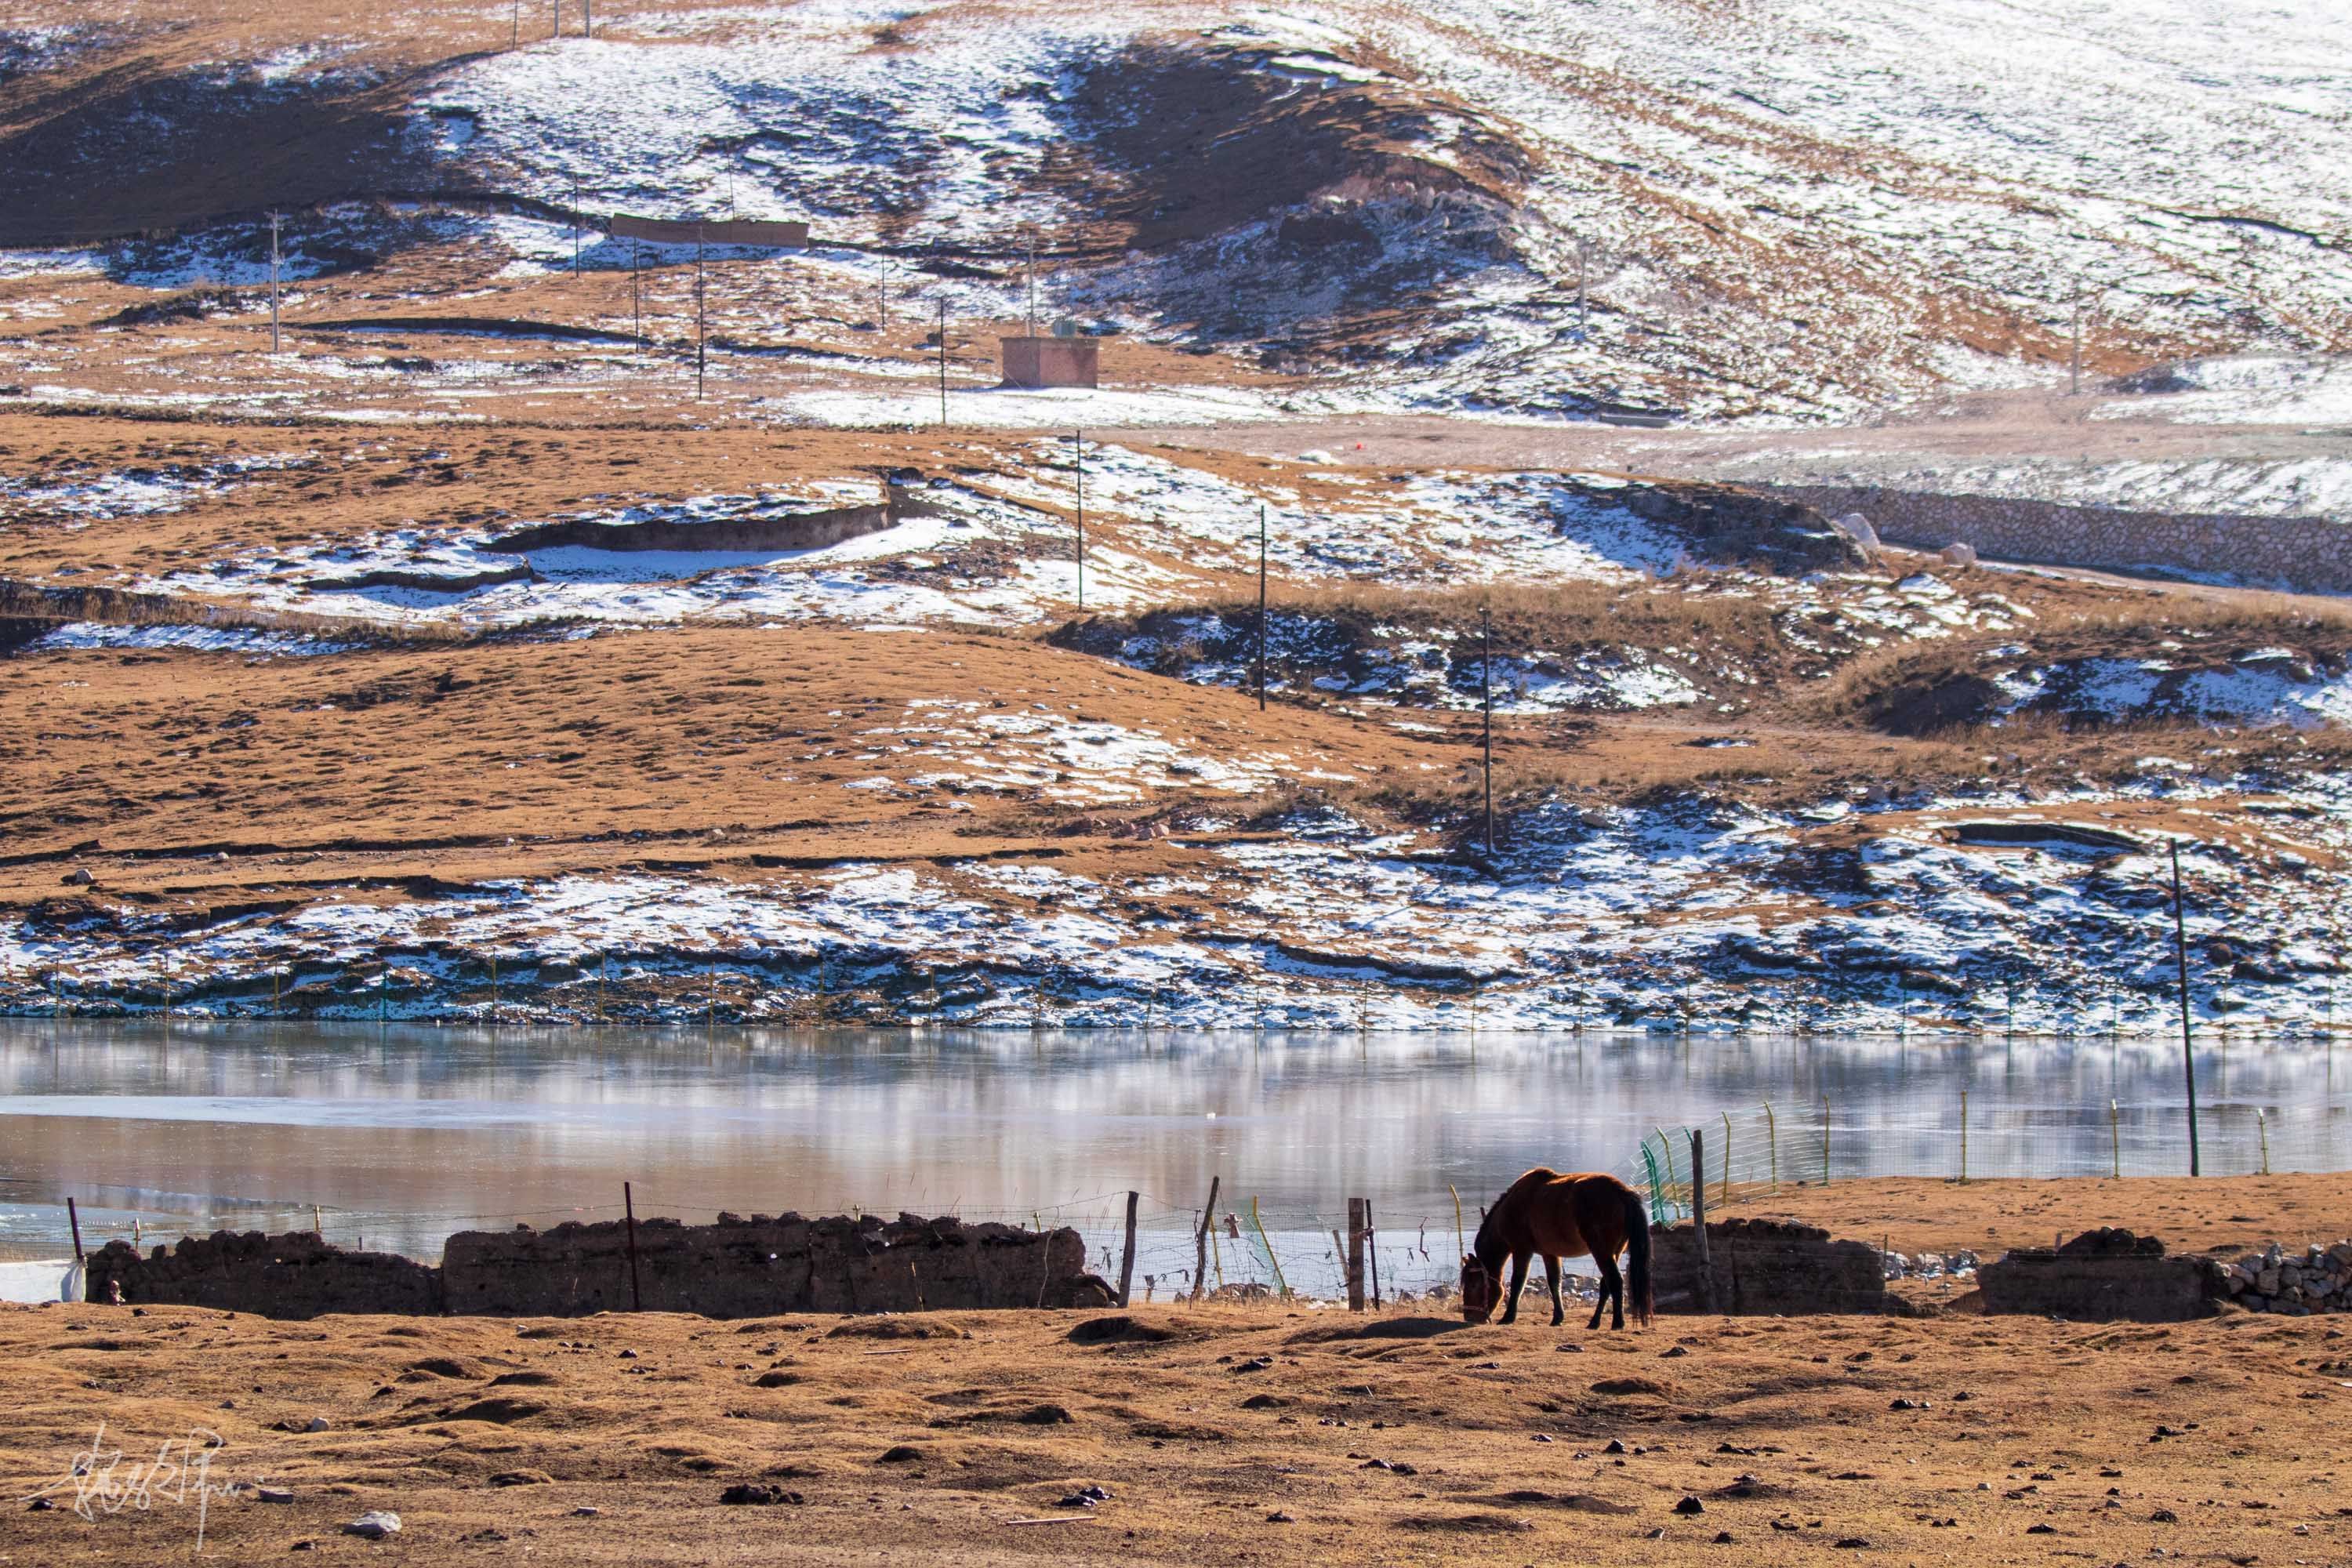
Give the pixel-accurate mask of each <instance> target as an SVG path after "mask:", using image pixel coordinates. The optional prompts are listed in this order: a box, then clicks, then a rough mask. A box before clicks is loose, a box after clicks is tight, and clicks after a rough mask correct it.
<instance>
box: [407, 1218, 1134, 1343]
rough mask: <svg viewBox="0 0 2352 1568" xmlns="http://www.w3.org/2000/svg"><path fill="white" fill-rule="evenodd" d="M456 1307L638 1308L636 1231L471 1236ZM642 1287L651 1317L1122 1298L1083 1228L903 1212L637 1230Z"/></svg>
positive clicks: (466, 1238) (457, 1251)
mask: <svg viewBox="0 0 2352 1568" xmlns="http://www.w3.org/2000/svg"><path fill="white" fill-rule="evenodd" d="M441 1274H442V1282H443V1289H445V1290H446V1292H447V1295H448V1301H449V1310H451V1311H452V1312H462V1313H478V1314H483V1315H488V1316H499V1317H520V1316H531V1317H541V1316H543V1317H576V1316H580V1315H582V1314H584V1313H588V1312H605V1311H624V1310H628V1309H629V1306H630V1300H631V1297H630V1286H629V1257H628V1236H627V1232H626V1228H625V1226H624V1225H623V1224H622V1222H620V1221H618V1220H609V1221H606V1222H604V1223H602V1224H598V1225H579V1224H567V1225H560V1226H556V1227H555V1228H554V1229H552V1230H544V1231H538V1230H532V1229H530V1228H529V1227H528V1226H518V1227H517V1228H515V1229H513V1230H508V1231H479V1230H469V1231H460V1232H459V1233H457V1235H456V1236H453V1237H450V1238H449V1239H448V1241H447V1243H446V1245H445V1246H444V1247H443V1250H442V1257H441ZM637 1289H638V1290H639V1292H640V1294H641V1299H642V1300H643V1302H644V1307H645V1310H646V1311H648V1312H699V1313H701V1314H702V1315H703V1316H705V1317H709V1318H744V1317H757V1316H759V1315H761V1314H762V1313H767V1312H917V1311H923V1310H936V1309H940V1308H962V1309H984V1308H996V1307H1041V1306H1042V1307H1079V1306H1087V1307H1093V1306H1108V1305H1109V1304H1110V1291H1109V1289H1108V1288H1107V1287H1106V1286H1104V1285H1103V1283H1102V1281H1100V1280H1099V1279H1096V1278H1095V1277H1094V1276H1092V1275H1090V1274H1088V1273H1087V1272H1086V1242H1085V1241H1084V1239H1083V1238H1081V1237H1079V1235H1078V1233H1077V1232H1076V1231H1075V1230H1067V1229H1065V1230H1055V1231H1047V1232H1043V1233H1040V1232H1037V1231H1031V1230H1021V1229H1016V1228H1015V1227H1013V1226H1003V1225H965V1224H964V1223H963V1222H962V1221H961V1220H957V1219H952V1218H940V1219H920V1218H918V1217H917V1216H915V1215H899V1216H898V1218H897V1219H896V1220H894V1221H891V1222H889V1223H888V1224H885V1223H884V1222H883V1220H882V1218H881V1216H880V1215H867V1216H866V1217H864V1218H862V1219H856V1220H851V1219H843V1218H833V1219H816V1220H809V1219H803V1218H802V1217H801V1216H800V1215H796V1214H788V1215H782V1217H780V1218H776V1219H771V1218H769V1217H768V1216H767V1215H753V1216H752V1217H751V1218H750V1219H739V1218H737V1217H735V1216H734V1215H720V1216H719V1223H718V1224H716V1225H694V1226H689V1225H680V1224H679V1223H678V1222H677V1221H676V1220H667V1219H654V1220H645V1221H641V1222H640V1223H639V1224H638V1226H637Z"/></svg>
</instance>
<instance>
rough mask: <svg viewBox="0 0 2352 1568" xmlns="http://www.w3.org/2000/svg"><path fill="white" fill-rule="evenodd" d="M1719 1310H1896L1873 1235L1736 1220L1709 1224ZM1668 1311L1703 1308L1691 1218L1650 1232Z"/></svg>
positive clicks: (1659, 1292) (1657, 1285)
mask: <svg viewBox="0 0 2352 1568" xmlns="http://www.w3.org/2000/svg"><path fill="white" fill-rule="evenodd" d="M1706 1245H1707V1252H1708V1254H1709V1258H1710V1261H1711V1262H1712V1264H1713V1265H1714V1270H1715V1310H1717V1311H1720V1312H1728V1313H1734V1314H1747V1315H1769V1314H1771V1313H1775V1312H1780V1313H1787V1314H1790V1315H1792V1316H1794V1315H1798V1314H1806V1313H1814V1312H1884V1311H1886V1310H1888V1299H1887V1295H1886V1277H1885V1268H1884V1266H1883V1265H1882V1264H1881V1262H1880V1260H1879V1256H1878V1249H1877V1248H1876V1247H1872V1246H1870V1245H1869V1244H1868V1243H1866V1242H1860V1241H1832V1240H1831V1239H1830V1233H1829V1232H1828V1231H1826V1230H1822V1229H1820V1228H1819V1227H1817V1226H1810V1225H1792V1224H1786V1223H1783V1222H1781V1221H1778V1220H1766V1219H1731V1220H1724V1221H1721V1222H1720V1223H1715V1224H1710V1225H1708V1226H1707V1227H1706ZM1650 1249H1651V1250H1650V1261H1651V1271H1652V1279H1653V1286H1652V1289H1653V1290H1654V1293H1655V1295H1656V1297H1657V1303H1658V1310H1659V1311H1661V1312H1703V1311H1705V1310H1707V1309H1706V1298H1705V1296H1704V1295H1703V1294H1702V1292H1701V1289H1700V1284H1701V1281H1700V1279H1699V1267H1698V1243H1697V1238H1696V1236H1695V1235H1694V1234H1693V1232H1692V1229H1691V1227H1690V1226H1687V1225H1678V1226H1663V1227H1656V1228H1653V1229H1652V1231H1651V1232H1650Z"/></svg>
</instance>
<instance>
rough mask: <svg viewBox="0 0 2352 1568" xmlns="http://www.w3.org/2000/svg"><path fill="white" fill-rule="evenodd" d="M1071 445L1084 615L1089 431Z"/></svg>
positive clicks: (1082, 610)
mask: <svg viewBox="0 0 2352 1568" xmlns="http://www.w3.org/2000/svg"><path fill="white" fill-rule="evenodd" d="M947 335H948V334H947V329H946V328H945V327H941V328H940V342H942V343H945V342H947ZM940 423H941V424H943V425H944V424H946V423H947V418H946V416H945V415H942V416H940ZM1070 447H1071V449H1072V450H1073V452H1074V453H1075V454H1076V458H1077V466H1078V613H1079V614H1080V615H1084V614H1085V613H1086V608H1087V433H1086V432H1085V431H1083V430H1076V431H1073V432H1072V433H1071V435H1070Z"/></svg>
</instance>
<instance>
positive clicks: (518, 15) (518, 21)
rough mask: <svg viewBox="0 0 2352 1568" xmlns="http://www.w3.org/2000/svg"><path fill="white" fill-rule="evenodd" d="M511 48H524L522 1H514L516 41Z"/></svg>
mask: <svg viewBox="0 0 2352 1568" xmlns="http://www.w3.org/2000/svg"><path fill="white" fill-rule="evenodd" d="M510 47H514V48H518V49H519V48H520V47H522V0H514V41H513V43H512V45H511V46H510Z"/></svg>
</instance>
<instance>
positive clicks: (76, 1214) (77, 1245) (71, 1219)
mask: <svg viewBox="0 0 2352 1568" xmlns="http://www.w3.org/2000/svg"><path fill="white" fill-rule="evenodd" d="M66 1224H68V1226H72V1227H73V1244H74V1263H75V1265H76V1266H77V1267H79V1265H80V1264H81V1262H82V1261H83V1259H82V1255H81V1210H80V1209H79V1208H77V1207H75V1206H74V1201H73V1199H71V1198H68V1199H66Z"/></svg>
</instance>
